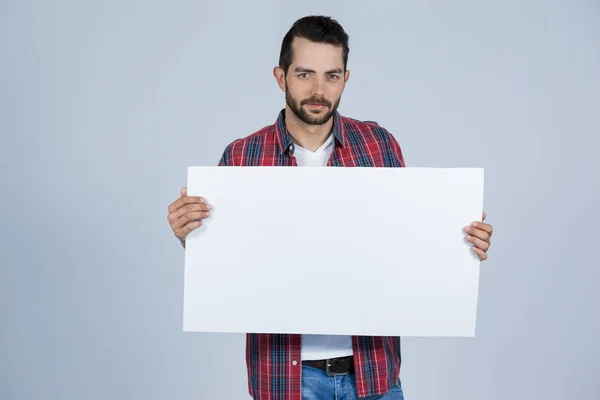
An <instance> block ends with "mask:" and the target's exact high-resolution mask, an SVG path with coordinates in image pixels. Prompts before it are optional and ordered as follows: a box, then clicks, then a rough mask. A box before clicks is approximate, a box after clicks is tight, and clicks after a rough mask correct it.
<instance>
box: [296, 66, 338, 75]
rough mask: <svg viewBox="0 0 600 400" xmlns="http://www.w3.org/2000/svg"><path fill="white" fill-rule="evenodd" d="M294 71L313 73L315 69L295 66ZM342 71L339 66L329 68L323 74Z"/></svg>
mask: <svg viewBox="0 0 600 400" xmlns="http://www.w3.org/2000/svg"><path fill="white" fill-rule="evenodd" d="M294 71H295V72H309V73H312V74H314V73H315V72H316V71H315V70H313V69H309V68H302V67H297V68H296V69H295V70H294ZM343 72H344V71H342V69H341V68H336V69H330V70H329V71H326V72H325V74H341V73H343Z"/></svg>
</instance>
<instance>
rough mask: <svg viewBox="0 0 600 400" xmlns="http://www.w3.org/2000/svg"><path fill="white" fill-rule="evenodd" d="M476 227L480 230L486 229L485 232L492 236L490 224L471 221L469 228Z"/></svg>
mask: <svg viewBox="0 0 600 400" xmlns="http://www.w3.org/2000/svg"><path fill="white" fill-rule="evenodd" d="M471 227H472V228H477V229H481V230H482V231H486V232H487V233H489V234H490V236H492V232H493V230H494V229H493V228H492V226H491V225H490V224H486V223H485V222H477V221H475V222H473V223H472V224H471V226H470V227H469V228H471Z"/></svg>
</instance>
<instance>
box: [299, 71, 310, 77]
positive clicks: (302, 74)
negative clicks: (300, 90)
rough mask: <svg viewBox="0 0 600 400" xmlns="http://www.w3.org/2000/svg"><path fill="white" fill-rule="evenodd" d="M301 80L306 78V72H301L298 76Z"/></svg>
mask: <svg viewBox="0 0 600 400" xmlns="http://www.w3.org/2000/svg"><path fill="white" fill-rule="evenodd" d="M298 76H299V77H300V78H301V79H307V78H308V76H309V75H308V72H303V73H301V74H300V75H298Z"/></svg>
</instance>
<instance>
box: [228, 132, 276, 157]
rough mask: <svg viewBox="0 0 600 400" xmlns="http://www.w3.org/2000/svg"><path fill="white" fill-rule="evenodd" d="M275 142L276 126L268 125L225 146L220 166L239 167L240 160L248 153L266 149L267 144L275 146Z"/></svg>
mask: <svg viewBox="0 0 600 400" xmlns="http://www.w3.org/2000/svg"><path fill="white" fill-rule="evenodd" d="M274 142H275V125H266V126H264V127H262V128H260V129H258V130H257V131H255V132H253V133H251V134H249V135H247V136H244V137H241V138H239V139H236V140H234V141H232V142H230V143H229V144H227V145H226V146H225V150H224V151H223V155H222V156H221V160H220V161H219V165H230V166H234V165H237V160H239V159H240V158H241V157H242V156H243V155H244V154H246V153H247V152H249V151H250V152H252V150H253V149H256V150H257V151H258V150H259V149H260V148H262V147H264V146H265V144H273V143H274Z"/></svg>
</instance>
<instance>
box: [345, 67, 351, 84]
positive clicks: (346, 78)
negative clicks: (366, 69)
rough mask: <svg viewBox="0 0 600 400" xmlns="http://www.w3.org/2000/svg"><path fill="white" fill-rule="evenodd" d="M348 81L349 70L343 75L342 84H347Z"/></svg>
mask: <svg viewBox="0 0 600 400" xmlns="http://www.w3.org/2000/svg"><path fill="white" fill-rule="evenodd" d="M348 79H350V70H349V69H347V70H346V73H345V74H344V83H347V82H348Z"/></svg>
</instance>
